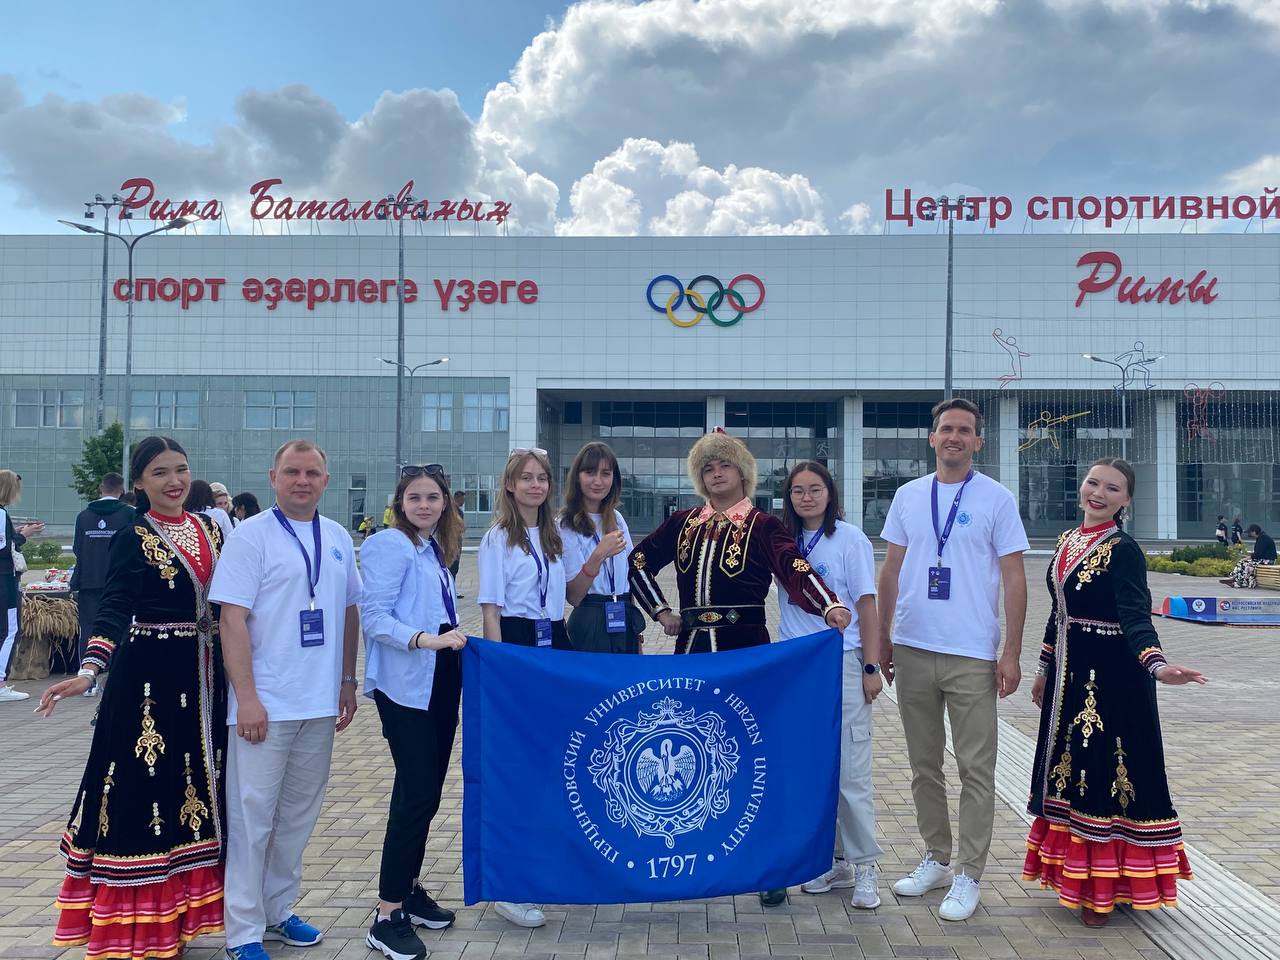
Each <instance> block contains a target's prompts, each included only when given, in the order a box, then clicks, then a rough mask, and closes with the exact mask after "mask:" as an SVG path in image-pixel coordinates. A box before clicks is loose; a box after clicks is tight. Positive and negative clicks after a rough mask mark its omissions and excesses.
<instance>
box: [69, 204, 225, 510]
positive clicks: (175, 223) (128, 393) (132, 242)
mask: <svg viewBox="0 0 1280 960" xmlns="http://www.w3.org/2000/svg"><path fill="white" fill-rule="evenodd" d="M199 219H200V218H199V217H197V216H196V215H195V214H193V213H188V214H186V215H184V216H181V217H178V218H177V219H176V220H170V221H169V222H168V223H166V224H164V225H163V226H160V227H156V228H155V229H154V230H148V231H147V232H146V233H140V234H138V235H137V236H136V237H132V238H129V239H126V238H125V237H123V236H121V235H120V234H118V233H111V232H110V231H109V230H102V229H99V228H98V227H91V226H89V225H88V224H84V223H76V222H75V221H74V220H59V221H58V222H59V223H65V224H66V225H67V226H68V227H74V228H75V229H77V230H80V231H82V232H84V233H101V234H103V235H104V239H103V241H102V242H103V243H104V244H105V243H106V239H105V238H106V237H115V238H116V239H117V240H119V241H120V242H121V243H123V244H124V246H125V249H126V250H127V251H128V262H129V274H128V276H129V280H128V286H127V287H126V291H127V294H128V299H127V300H126V301H125V305H126V306H125V310H126V316H127V318H128V319H127V320H126V322H125V339H124V416H123V417H122V420H123V423H122V424H121V426H122V429H123V431H124V452H123V453H122V455H121V463H120V475H121V476H122V477H124V481H125V486H126V487H127V486H128V485H129V480H130V477H129V420H130V418H131V416H132V414H133V389H132V377H133V250H134V247H136V246H137V245H138V243H139V242H141V241H142V240H144V239H145V238H147V237H151V236H155V235H156V234H157V233H164V232H165V231H166V230H176V229H178V228H179V227H186V226H189V225H191V224H192V223H195V221H197V220H199ZM103 291H104V293H103V296H104V297H105V296H106V293H105V291H106V283H105V279H104V282H103ZM104 330H105V326H104ZM103 336H105V333H103ZM104 362H105V361H99V365H100V367H101V366H102V364H103V363H104Z"/></svg>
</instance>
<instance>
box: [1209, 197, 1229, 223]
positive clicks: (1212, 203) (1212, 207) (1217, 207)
mask: <svg viewBox="0 0 1280 960" xmlns="http://www.w3.org/2000/svg"><path fill="white" fill-rule="evenodd" d="M1205 199H1206V200H1208V201H1209V202H1208V204H1207V205H1206V216H1207V217H1208V218H1209V219H1210V220H1212V219H1213V217H1214V214H1217V215H1218V217H1219V218H1221V219H1223V220H1226V219H1228V218H1229V217H1230V216H1231V214H1230V212H1229V210H1230V204H1229V203H1228V202H1227V198H1226V197H1225V196H1221V197H1206V198H1205Z"/></svg>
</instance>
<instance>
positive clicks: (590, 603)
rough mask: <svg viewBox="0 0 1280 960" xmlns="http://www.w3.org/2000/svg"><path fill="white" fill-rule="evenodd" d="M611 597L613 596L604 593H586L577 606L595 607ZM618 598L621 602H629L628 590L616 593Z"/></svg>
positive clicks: (608, 600)
mask: <svg viewBox="0 0 1280 960" xmlns="http://www.w3.org/2000/svg"><path fill="white" fill-rule="evenodd" d="M612 599H613V596H612V595H611V594H610V595H605V594H602V593H588V594H587V595H586V596H585V597H583V598H582V602H581V603H580V604H578V606H580V607H597V606H600V605H601V604H603V603H608V602H610V601H611V600H612ZM618 599H619V600H621V601H622V602H623V603H630V602H631V593H630V591H627V592H624V593H620V594H618Z"/></svg>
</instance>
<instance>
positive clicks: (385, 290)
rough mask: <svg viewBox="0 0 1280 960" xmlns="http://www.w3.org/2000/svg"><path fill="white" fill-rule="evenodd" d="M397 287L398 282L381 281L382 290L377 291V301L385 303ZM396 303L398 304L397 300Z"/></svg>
mask: <svg viewBox="0 0 1280 960" xmlns="http://www.w3.org/2000/svg"><path fill="white" fill-rule="evenodd" d="M398 285H399V284H398V282H397V281H395V280H383V281H382V289H381V290H380V291H378V299H379V300H381V301H382V302H383V303H386V302H387V298H388V297H390V296H391V291H392V290H395V289H396V287H397V286H398ZM396 302H397V303H399V302H400V301H399V300H398V299H397V301H396Z"/></svg>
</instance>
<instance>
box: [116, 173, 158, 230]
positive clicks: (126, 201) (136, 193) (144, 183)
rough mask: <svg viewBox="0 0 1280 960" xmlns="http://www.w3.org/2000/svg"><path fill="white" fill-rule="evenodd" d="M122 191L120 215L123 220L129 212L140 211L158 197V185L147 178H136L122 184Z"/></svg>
mask: <svg viewBox="0 0 1280 960" xmlns="http://www.w3.org/2000/svg"><path fill="white" fill-rule="evenodd" d="M120 191H121V193H123V194H124V198H123V203H122V204H121V206H120V214H119V216H120V219H121V220H123V219H124V215H125V213H126V212H127V211H129V210H138V209H140V208H142V207H145V206H146V205H147V204H148V203H150V202H151V198H152V197H154V196H155V195H156V185H155V184H154V183H152V182H151V181H150V180H148V179H147V178H146V177H134V178H133V179H131V180H126V181H125V182H124V183H122V184H120Z"/></svg>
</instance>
